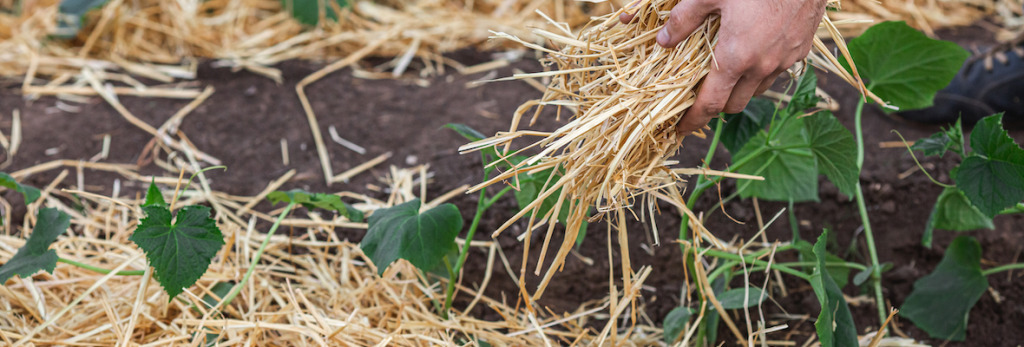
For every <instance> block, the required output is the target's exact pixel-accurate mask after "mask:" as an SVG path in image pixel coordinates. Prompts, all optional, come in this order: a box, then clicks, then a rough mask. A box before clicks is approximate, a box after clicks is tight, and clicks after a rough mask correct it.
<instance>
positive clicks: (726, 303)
mask: <svg viewBox="0 0 1024 347" xmlns="http://www.w3.org/2000/svg"><path fill="white" fill-rule="evenodd" d="M743 294H747V295H746V298H744V295H743ZM765 298H766V297H762V296H761V288H757V287H750V290H749V291H747V290H745V289H743V288H735V289H730V290H727V291H725V293H722V294H720V295H718V296H717V299H718V302H719V303H721V304H722V307H723V308H725V309H726V310H737V309H741V308H747V307H754V306H757V305H760V304H761V302H763V301H764V299H765ZM744 299H746V300H747V304H746V305H744V303H743V301H744Z"/></svg>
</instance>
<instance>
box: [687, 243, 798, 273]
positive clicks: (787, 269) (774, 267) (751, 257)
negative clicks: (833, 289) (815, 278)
mask: <svg viewBox="0 0 1024 347" xmlns="http://www.w3.org/2000/svg"><path fill="white" fill-rule="evenodd" d="M780 250H782V247H779V248H778V249H776V252H778V251H780ZM699 252H701V253H704V254H706V255H708V256H712V257H715V258H720V259H726V260H733V261H738V262H739V261H742V262H744V263H747V264H750V265H755V266H765V267H768V266H769V265H768V262H766V261H764V260H757V259H754V258H756V257H755V256H754V254H751V255H747V256H743V257H740V256H739V255H736V254H732V253H728V252H723V251H719V250H714V249H700V250H699ZM770 268H771V269H772V270H779V271H782V272H785V273H787V274H790V275H793V276H796V277H799V278H802V279H804V280H810V278H811V275H808V274H806V273H803V272H802V271H800V270H796V269H793V268H790V267H788V266H785V265H779V264H777V263H776V264H771V266H770Z"/></svg>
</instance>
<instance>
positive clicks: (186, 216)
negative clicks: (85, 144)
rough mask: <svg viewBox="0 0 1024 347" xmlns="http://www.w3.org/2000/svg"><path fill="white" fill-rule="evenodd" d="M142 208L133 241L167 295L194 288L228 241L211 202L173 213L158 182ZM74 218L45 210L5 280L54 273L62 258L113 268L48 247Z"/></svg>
mask: <svg viewBox="0 0 1024 347" xmlns="http://www.w3.org/2000/svg"><path fill="white" fill-rule="evenodd" d="M4 176H6V174H5V175H4ZM6 177H7V178H9V177H10V176H6ZM18 186H20V185H18ZM21 189H22V190H24V191H27V192H29V193H23V194H25V195H26V197H28V196H29V195H30V194H32V193H31V192H35V196H38V191H37V190H35V189H34V188H31V189H30V187H29V188H26V187H23V186H22V188H21ZM19 191H21V190H19ZM141 207H142V210H143V211H144V212H145V214H146V217H145V218H142V219H141V220H140V221H139V226H138V228H136V229H135V232H134V233H132V236H130V237H129V240H131V241H132V242H135V244H137V245H138V246H139V248H142V250H143V251H145V253H146V259H147V260H149V263H150V265H151V266H152V267H153V275H154V277H156V279H157V282H159V283H160V285H161V286H162V287H163V288H164V291H165V292H167V294H168V296H169V298H168V299H169V300H173V299H174V298H175V297H176V296H177V295H178V294H180V293H181V292H182V290H184V288H188V287H191V286H192V285H193V284H195V282H196V281H197V280H199V278H200V277H201V276H202V275H203V273H205V272H206V270H207V268H208V267H209V266H210V261H211V260H212V259H213V256H214V255H216V253H217V251H218V250H220V248H221V246H223V245H224V239H223V237H222V236H221V233H220V229H218V228H217V225H216V223H215V222H214V220H213V219H211V218H210V208H209V207H206V206H198V205H190V206H185V207H183V208H181V209H180V210H179V211H177V213H174V212H172V211H171V210H170V209H169V207H168V205H167V203H166V202H165V201H164V198H163V195H162V193H161V192H160V190H159V189H158V188H157V187H156V184H155V183H151V184H150V186H149V190H148V191H147V192H146V197H145V202H144V203H143V204H142V206H141ZM70 220H71V217H70V216H68V214H67V213H64V212H63V211H60V210H57V209H54V208H43V209H40V210H39V212H38V214H37V222H36V226H35V229H33V232H32V234H31V235H29V238H28V240H27V241H26V243H25V245H24V246H22V247H21V248H20V249H18V253H17V254H15V256H14V257H13V258H11V260H10V261H9V262H7V263H6V264H4V265H3V266H0V283H3V282H5V281H6V280H7V279H8V278H10V277H11V276H13V275H18V276H23V277H24V276H31V275H32V274H34V273H36V272H38V271H39V270H45V271H47V272H50V273H52V272H53V269H54V268H55V266H56V264H57V262H61V263H66V264H70V265H74V266H78V267H81V268H84V269H87V270H92V271H95V272H99V273H104V274H108V273H110V270H107V269H102V268H98V267H95V266H91V265H87V264H83V263H79V262H76V261H73V260H68V259H63V258H60V257H59V256H58V255H57V252H55V251H53V250H48V248H49V246H50V244H52V243H53V242H54V241H56V240H57V237H58V236H60V235H61V234H63V233H64V232H65V231H66V230H67V229H68V227H69V226H70ZM143 273H144V271H121V272H118V275H124V276H138V275H142V274H143Z"/></svg>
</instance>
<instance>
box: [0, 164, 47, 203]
mask: <svg viewBox="0 0 1024 347" xmlns="http://www.w3.org/2000/svg"><path fill="white" fill-rule="evenodd" d="M0 186H4V187H7V188H8V189H13V190H14V191H16V192H18V193H21V196H22V197H23V198H25V205H28V204H31V203H33V202H35V201H36V199H39V196H40V193H39V189H37V188H35V187H32V186H27V185H24V184H21V183H18V181H15V180H14V177H11V175H8V174H6V173H3V172H0Z"/></svg>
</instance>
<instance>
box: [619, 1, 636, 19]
mask: <svg viewBox="0 0 1024 347" xmlns="http://www.w3.org/2000/svg"><path fill="white" fill-rule="evenodd" d="M637 5H640V0H636V1H633V3H632V4H630V5H629V9H630V10H632V9H635V8H636V6H637ZM635 16H636V13H629V12H622V14H620V15H619V22H622V24H629V22H632V21H633V17H635Z"/></svg>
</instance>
